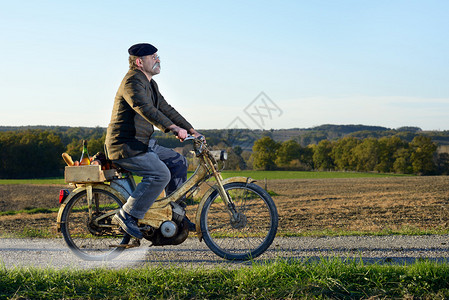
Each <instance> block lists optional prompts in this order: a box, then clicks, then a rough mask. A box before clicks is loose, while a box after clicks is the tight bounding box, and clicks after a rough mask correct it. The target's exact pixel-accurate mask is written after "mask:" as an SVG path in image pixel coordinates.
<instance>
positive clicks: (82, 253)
mask: <svg viewBox="0 0 449 300" xmlns="http://www.w3.org/2000/svg"><path fill="white" fill-rule="evenodd" d="M92 195H93V201H92V218H90V217H89V210H88V203H87V192H86V190H83V191H81V192H79V193H78V194H77V195H75V196H74V197H73V198H72V199H71V200H70V201H69V202H68V203H67V205H66V207H65V208H64V210H63V212H62V218H61V232H62V234H63V236H64V240H65V241H66V243H67V245H68V246H69V248H70V250H72V251H73V253H74V254H75V255H77V256H78V257H80V258H82V259H84V260H110V259H113V258H115V257H116V256H117V255H119V254H120V253H121V252H122V251H123V250H124V249H125V248H124V247H120V246H119V245H126V244H128V243H129V240H130V236H129V235H127V234H124V233H122V232H121V231H120V230H119V227H118V225H115V224H112V222H111V221H112V217H113V216H114V214H115V212H116V211H117V210H118V209H119V208H120V207H121V206H122V205H123V203H122V202H121V201H120V199H118V198H117V197H116V196H114V195H113V194H111V193H110V192H108V191H106V190H102V189H95V188H93V189H92Z"/></svg>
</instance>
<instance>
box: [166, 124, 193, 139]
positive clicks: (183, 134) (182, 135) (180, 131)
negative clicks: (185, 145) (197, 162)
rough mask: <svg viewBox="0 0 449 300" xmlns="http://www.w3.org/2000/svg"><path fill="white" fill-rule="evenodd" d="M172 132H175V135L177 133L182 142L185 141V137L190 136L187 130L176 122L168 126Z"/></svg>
mask: <svg viewBox="0 0 449 300" xmlns="http://www.w3.org/2000/svg"><path fill="white" fill-rule="evenodd" d="M168 128H169V129H170V131H171V132H173V134H174V135H176V138H177V139H179V140H180V141H181V142H182V141H184V139H185V138H186V137H187V136H188V133H187V130H185V129H183V128H181V127H179V126H176V125H175V124H173V125H171V126H170V127H168Z"/></svg>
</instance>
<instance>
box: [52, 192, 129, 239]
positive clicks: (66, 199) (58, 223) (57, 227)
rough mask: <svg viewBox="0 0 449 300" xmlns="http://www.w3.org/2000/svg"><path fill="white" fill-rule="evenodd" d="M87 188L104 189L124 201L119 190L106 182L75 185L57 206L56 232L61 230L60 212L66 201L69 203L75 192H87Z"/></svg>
mask: <svg viewBox="0 0 449 300" xmlns="http://www.w3.org/2000/svg"><path fill="white" fill-rule="evenodd" d="M89 189H91V190H92V189H98V190H105V191H107V192H109V193H111V194H113V195H114V196H116V197H117V198H118V199H120V201H122V203H123V204H124V203H125V202H126V199H124V198H123V195H122V194H121V193H120V192H118V191H117V190H115V189H113V188H111V187H110V186H108V185H106V184H85V185H82V186H80V187H77V188H76V189H74V190H73V191H72V192H71V193H70V194H69V195H68V196H67V198H65V199H64V202H62V203H61V206H60V207H59V211H58V217H57V219H56V229H57V230H58V232H61V218H62V212H63V211H64V208H65V207H66V205H67V203H69V201H70V200H71V199H72V198H73V197H75V196H76V195H77V194H79V193H81V192H83V191H87V193H88V194H89Z"/></svg>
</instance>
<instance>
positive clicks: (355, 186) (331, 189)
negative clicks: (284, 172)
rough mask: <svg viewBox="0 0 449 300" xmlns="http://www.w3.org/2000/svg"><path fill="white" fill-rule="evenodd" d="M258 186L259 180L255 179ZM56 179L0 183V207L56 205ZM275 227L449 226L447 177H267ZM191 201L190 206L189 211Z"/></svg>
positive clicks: (1, 228)
mask: <svg viewBox="0 0 449 300" xmlns="http://www.w3.org/2000/svg"><path fill="white" fill-rule="evenodd" d="M260 184H261V185H262V186H263V185H264V183H262V182H260ZM66 187H67V186H58V185H0V211H10V210H22V209H25V208H57V207H58V206H59V203H58V195H59V189H61V188H66ZM267 187H268V190H270V191H273V192H275V193H276V194H277V195H276V196H273V199H274V200H275V202H276V205H277V208H278V211H279V216H280V222H279V225H280V226H279V231H280V232H284V233H286V232H291V233H295V232H301V233H304V232H310V231H322V230H335V231H367V232H376V231H380V230H386V229H391V230H399V229H404V228H416V229H421V230H429V229H447V228H449V177H447V176H439V177H390V178H356V179H354V178H351V179H283V180H280V179H278V180H268V182H267ZM192 209H193V207H189V211H191V210H192ZM56 215H57V213H38V214H27V213H21V214H16V215H5V216H0V236H1V235H5V234H11V233H17V232H22V231H23V228H25V227H26V228H33V229H43V230H47V231H49V232H51V233H55V232H56Z"/></svg>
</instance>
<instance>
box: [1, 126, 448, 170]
mask: <svg viewBox="0 0 449 300" xmlns="http://www.w3.org/2000/svg"><path fill="white" fill-rule="evenodd" d="M232 133H233V132H228V131H220V130H211V131H210V132H206V133H205V134H206V137H207V141H208V144H209V145H210V146H212V147H213V148H215V149H226V150H227V151H228V157H229V159H228V161H227V163H226V165H225V169H229V170H243V169H256V170H341V171H361V172H367V171H368V172H371V171H374V172H382V173H403V174H422V175H431V174H449V155H448V154H447V153H437V152H436V149H437V144H436V143H435V142H433V141H432V139H431V138H430V137H429V136H425V135H416V136H415V137H414V138H413V139H412V140H411V141H407V140H404V139H403V138H400V137H398V136H383V137H379V138H373V137H367V138H360V137H354V136H345V137H343V138H339V139H335V140H329V139H323V140H321V141H319V142H318V143H316V144H310V145H306V146H303V145H301V143H300V142H299V141H297V140H294V139H291V140H287V141H285V142H277V141H275V140H274V139H273V138H272V137H271V136H270V134H269V133H270V132H268V136H265V137H261V138H258V139H255V142H253V143H251V145H252V149H251V146H250V147H249V149H251V150H252V151H248V150H246V149H247V148H243V147H241V146H240V144H239V143H243V142H245V143H248V138H247V137H246V135H244V134H241V132H240V134H238V135H234V136H231V135H232ZM243 133H246V134H248V133H251V132H245V131H243ZM155 136H156V138H157V139H158V142H159V144H161V145H162V146H165V147H170V148H180V147H183V149H180V150H179V151H182V153H183V154H184V155H189V150H191V145H186V144H183V143H180V142H179V141H178V140H177V139H176V138H175V137H174V136H172V135H167V134H163V133H161V132H155ZM223 136H225V137H226V138H223ZM231 138H232V139H234V140H235V141H237V142H236V143H234V144H233V143H230V142H229V141H230V140H231ZM83 139H86V140H87V141H88V149H89V154H90V155H91V156H93V155H94V154H96V153H97V152H104V139H105V129H104V128H100V127H96V128H83V127H73V128H70V127H56V128H54V127H52V128H51V129H50V128H49V129H46V128H42V129H30V128H25V129H23V130H13V131H0V153H1V155H0V178H43V177H60V176H62V175H63V171H64V166H65V163H64V161H63V160H62V158H61V154H62V153H63V152H67V153H68V154H69V155H71V156H72V157H73V159H74V160H77V159H79V157H80V156H81V149H82V140H83ZM189 161H191V162H192V168H193V167H194V164H193V161H194V159H193V158H189Z"/></svg>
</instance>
